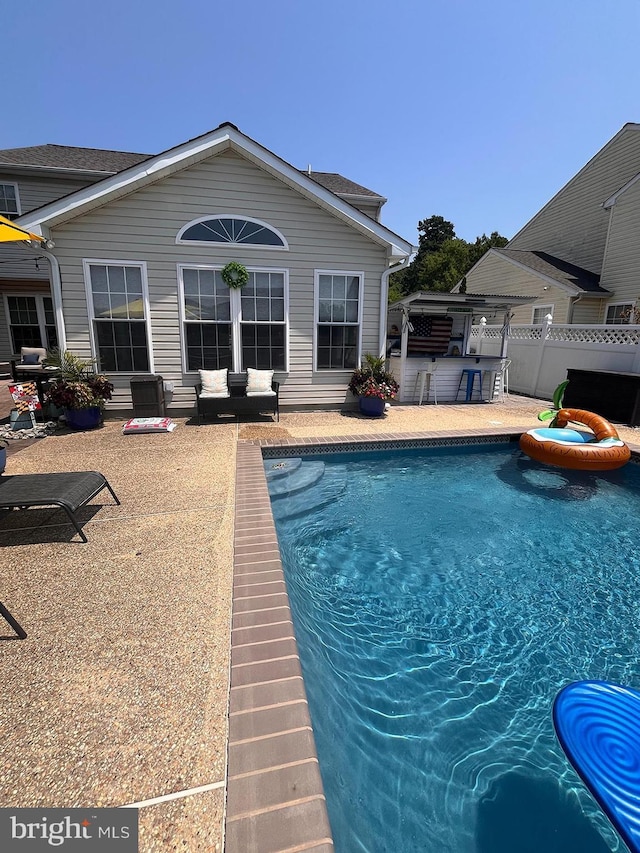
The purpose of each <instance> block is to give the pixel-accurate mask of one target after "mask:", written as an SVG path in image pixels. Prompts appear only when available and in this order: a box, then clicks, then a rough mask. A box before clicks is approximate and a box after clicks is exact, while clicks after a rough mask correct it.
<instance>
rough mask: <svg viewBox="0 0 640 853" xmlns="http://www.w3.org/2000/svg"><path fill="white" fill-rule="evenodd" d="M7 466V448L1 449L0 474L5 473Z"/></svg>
mask: <svg viewBox="0 0 640 853" xmlns="http://www.w3.org/2000/svg"><path fill="white" fill-rule="evenodd" d="M6 465H7V448H6V447H0V474H2V472H3V471H4V469H5V467H6Z"/></svg>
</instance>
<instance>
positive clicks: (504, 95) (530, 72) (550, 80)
mask: <svg viewBox="0 0 640 853" xmlns="http://www.w3.org/2000/svg"><path fill="white" fill-rule="evenodd" d="M639 24H640V3H639V2H638V0H611V2H607V3H603V2H602V0H598V2H596V1H595V0H553V2H552V0H519V2H514V0H484V2H482V3H480V2H478V0H437V2H436V0H394V2H391V0H341V1H340V0H323V2H322V3H313V2H305V0H298V1H297V0H270V2H264V0H261V2H256V0H243V1H242V2H233V0H228V2H221V0H180V2H177V0H173V2H168V0H128V2H123V0H107V2H105V3H101V4H98V3H95V4H94V3H90V2H87V0H54V2H50V0H46V1H45V0H32V2H31V3H29V4H26V3H25V4H17V3H12V4H8V3H7V4H6V5H5V4H3V9H2V22H1V25H0V26H1V30H2V43H3V58H4V63H3V66H4V69H5V75H4V80H5V86H4V91H3V107H4V110H3V113H4V121H2V123H1V124H0V148H13V147H21V146H27V145H38V144H42V143H46V142H50V143H57V144H61V145H78V146H86V147H95V148H113V149H117V150H123V151H139V152H145V153H146V152H148V153H155V152H158V151H162V150H164V149H166V148H169V147H172V146H173V145H177V144H179V143H180V142H183V141H184V140H186V139H189V138H192V137H194V136H197V135H199V134H201V133H204V132H205V131H207V130H210V129H211V128H213V127H215V126H217V125H218V124H220V123H221V122H223V121H232V122H233V123H235V124H236V125H237V126H238V127H239V128H240V130H242V131H243V132H244V133H247V134H248V135H249V136H251V137H253V138H254V139H256V140H257V141H258V142H260V143H262V144H263V145H265V146H266V147H267V148H270V149H271V150H272V151H274V152H275V153H276V154H278V155H280V156H281V157H283V158H284V159H285V160H287V161H289V162H290V163H292V164H293V165H295V166H297V167H298V168H306V166H307V165H308V164H309V163H310V164H311V166H312V168H313V169H316V170H318V171H329V172H340V173H341V174H343V175H345V176H346V177H349V178H351V179H352V180H354V181H357V182H359V183H361V184H364V185H365V186H367V187H369V188H371V189H374V190H376V191H377V192H379V193H381V194H382V195H384V196H386V197H387V198H388V199H389V201H388V203H387V204H386V205H385V207H384V209H383V221H384V223H385V224H386V225H388V226H389V227H390V228H392V229H393V230H395V231H397V232H398V233H399V234H401V235H402V236H403V237H405V238H406V239H408V240H411V241H413V242H417V230H416V227H417V223H418V221H419V220H420V219H424V218H425V217H428V216H431V215H434V214H438V215H441V216H444V217H445V218H446V219H449V220H451V221H452V222H453V223H454V225H455V227H456V233H457V234H458V236H460V237H464V238H465V239H467V240H473V239H474V238H475V237H476V236H478V235H479V234H481V233H483V232H486V233H489V232H491V231H493V230H497V231H499V232H500V233H501V234H503V235H505V236H507V237H511V236H513V235H514V234H515V233H516V231H517V230H519V228H520V227H521V226H522V225H524V224H525V222H526V221H527V220H528V219H529V218H530V217H531V216H532V215H533V214H534V213H536V211H537V210H539V208H540V207H541V206H542V205H543V204H544V203H545V202H546V201H547V200H548V199H549V198H550V197H551V196H552V195H553V194H554V193H555V192H557V190H559V189H560V187H561V186H563V184H564V183H566V181H567V180H569V179H570V178H571V177H572V176H573V175H574V174H575V173H576V172H577V171H578V170H579V169H580V168H581V167H582V166H583V165H584V164H585V163H586V162H587V160H589V159H590V157H592V156H593V155H594V154H595V153H596V152H597V151H598V150H599V148H601V147H602V146H603V145H604V144H605V143H606V142H607V141H608V140H609V139H610V138H611V137H612V136H613V135H614V134H615V133H617V131H618V130H619V129H620V128H621V127H622V125H623V124H625V123H626V122H633V121H640V71H639V68H640V63H638V60H637V53H638V50H637V44H638V35H639V30H640V28H639ZM12 74H13V75H15V77H14V79H13V83H15V85H7V83H8V82H11V76H8V75H12Z"/></svg>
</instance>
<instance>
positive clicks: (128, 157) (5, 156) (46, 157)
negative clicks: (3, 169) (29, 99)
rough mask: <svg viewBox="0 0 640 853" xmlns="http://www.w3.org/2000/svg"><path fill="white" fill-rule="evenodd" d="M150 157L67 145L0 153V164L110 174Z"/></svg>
mask: <svg viewBox="0 0 640 853" xmlns="http://www.w3.org/2000/svg"><path fill="white" fill-rule="evenodd" d="M151 156H152V155H151V154H133V153H131V152H129V151H106V150H103V149H101V148H73V147H72V146H70V145H32V146H31V147H29V148H5V149H4V150H0V163H5V164H6V165H8V166H9V165H10V166H39V167H40V168H44V169H46V168H50V169H78V170H80V171H87V172H105V173H107V174H114V172H121V171H122V170H123V169H128V168H129V166H135V165H137V164H138V163H141V162H142V161H143V160H148V159H149V158H150V157H151Z"/></svg>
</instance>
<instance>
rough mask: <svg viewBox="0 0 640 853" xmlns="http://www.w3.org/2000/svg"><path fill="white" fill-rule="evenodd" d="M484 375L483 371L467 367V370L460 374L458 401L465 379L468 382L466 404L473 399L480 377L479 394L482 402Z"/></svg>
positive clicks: (457, 392)
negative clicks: (474, 389) (476, 382)
mask: <svg viewBox="0 0 640 853" xmlns="http://www.w3.org/2000/svg"><path fill="white" fill-rule="evenodd" d="M482 373H483V371H482V370H472V369H471V368H469V367H465V369H464V370H463V371H462V373H461V374H460V382H458V390H457V391H456V400H457V399H458V396H459V394H460V391H461V389H462V385H463V383H464V381H465V379H466V380H467V387H466V394H465V398H464V400H465V403H468V402H469V401H470V400H471V399H472V397H473V388H474V385H475V381H476V376H477V377H478V386H479V387H478V393H479V395H480V397H479V399H480V400H482Z"/></svg>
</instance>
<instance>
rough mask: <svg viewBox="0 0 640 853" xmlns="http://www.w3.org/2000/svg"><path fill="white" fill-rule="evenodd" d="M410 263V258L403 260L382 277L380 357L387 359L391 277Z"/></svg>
mask: <svg viewBox="0 0 640 853" xmlns="http://www.w3.org/2000/svg"><path fill="white" fill-rule="evenodd" d="M408 262H409V256H408V255H407V257H406V258H403V259H402V260H401V261H400V262H399V263H397V264H395V265H394V266H392V267H389V268H388V269H386V270H385V271H384V272H383V273H382V275H381V276H380V333H379V337H378V355H379V357H380V358H385V356H386V354H387V310H388V303H389V276H390V275H391V273H393V272H399V270H401V269H405V268H406V266H407V264H408Z"/></svg>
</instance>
